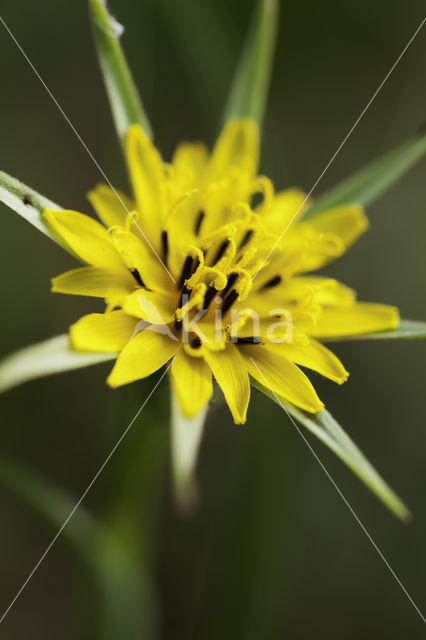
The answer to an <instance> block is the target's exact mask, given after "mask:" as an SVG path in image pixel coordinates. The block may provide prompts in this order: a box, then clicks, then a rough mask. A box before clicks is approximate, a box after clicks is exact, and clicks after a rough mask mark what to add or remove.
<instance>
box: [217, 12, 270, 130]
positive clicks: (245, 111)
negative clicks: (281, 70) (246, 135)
mask: <svg viewBox="0 0 426 640" xmlns="http://www.w3.org/2000/svg"><path fill="white" fill-rule="evenodd" d="M277 32H278V2H277V0H261V1H260V2H259V4H258V7H257V10H256V12H255V15H254V17H253V22H252V25H251V29H250V31H249V34H248V37H247V41H246V44H245V48H244V50H243V53H242V55H241V58H240V61H239V64H238V67H237V71H236V73H235V77H234V81H233V84H232V87H231V91H230V95H229V99H228V104H227V108H226V111H225V120H228V119H230V118H252V119H254V120H256V122H257V123H258V124H259V126H262V122H263V117H264V112H265V107H266V100H267V95H268V89H269V81H270V76H271V70H272V64H273V58H274V51H275V43H276V37H277Z"/></svg>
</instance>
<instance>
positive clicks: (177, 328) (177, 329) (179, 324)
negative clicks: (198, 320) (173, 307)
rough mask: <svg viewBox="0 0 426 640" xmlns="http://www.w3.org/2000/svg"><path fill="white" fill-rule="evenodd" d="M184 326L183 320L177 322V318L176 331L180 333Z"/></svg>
mask: <svg viewBox="0 0 426 640" xmlns="http://www.w3.org/2000/svg"><path fill="white" fill-rule="evenodd" d="M182 324H183V323H182V320H177V319H176V318H175V329H176V331H180V330H181V329H182Z"/></svg>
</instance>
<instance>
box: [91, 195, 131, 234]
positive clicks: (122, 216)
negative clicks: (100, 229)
mask: <svg viewBox="0 0 426 640" xmlns="http://www.w3.org/2000/svg"><path fill="white" fill-rule="evenodd" d="M87 197H88V199H89V202H90V204H91V205H92V207H93V208H94V210H95V211H96V213H97V215H98V217H99V218H100V220H101V221H102V222H103V223H104V225H105V226H106V227H114V226H115V225H119V226H120V227H124V226H125V224H126V219H127V214H128V212H130V211H133V209H134V208H135V204H134V202H133V200H131V199H130V198H129V197H128V196H126V195H125V194H124V193H123V192H122V191H119V190H118V189H112V188H111V187H109V186H108V185H106V184H98V185H97V186H96V187H95V188H94V189H92V190H91V191H89V193H88V194H87Z"/></svg>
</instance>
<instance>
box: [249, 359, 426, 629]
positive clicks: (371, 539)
mask: <svg viewBox="0 0 426 640" xmlns="http://www.w3.org/2000/svg"><path fill="white" fill-rule="evenodd" d="M250 360H251V361H252V363H253V365H254V366H255V367H256V369H257V371H258V372H259V373H260V375H261V376H262V378H263V380H264V381H265V383H266V386H267V387H268V389H269V390H270V391H271V393H273V395H274V397H275V399H276V401H277V402H278V404H279V405H280V407H281V409H283V411H284V412H285V413H286V414H287V416H288V417H289V419H290V421H291V423H292V424H293V426H294V427H295V429H296V431H297V432H298V434H299V435H300V437H301V438H302V439H303V441H304V442H305V444H306V446H307V447H308V449H309V451H310V452H311V453H312V455H313V456H314V458H315V460H316V461H317V462H318V464H319V465H320V467H321V469H322V470H323V471H324V473H325V475H326V476H327V478H328V479H329V480H330V482H331V484H332V485H333V487H334V488H335V489H336V491H337V493H338V494H339V496H340V497H341V499H342V500H343V502H344V503H345V505H346V506H347V508H348V509H349V511H350V512H351V514H352V515H353V517H354V518H355V520H356V521H357V523H358V524H359V526H360V527H361V529H362V530H363V532H364V533H365V535H366V536H367V538H368V539H369V541H370V542H371V544H372V545H373V547H374V549H375V550H376V551H377V553H378V554H379V556H380V558H381V559H382V560H383V562H384V563H385V565H386V566H387V568H388V569H389V571H390V573H391V574H392V576H393V577H394V578H395V580H396V582H397V583H398V584H399V586H400V587H401V589H402V591H403V593H404V594H405V595H406V597H407V598H408V600H409V601H410V603H411V604H412V606H413V607H414V609H415V610H416V611H417V613H418V614H419V616H420V618H421V619H422V621H423V622H424V623H425V624H426V618H425V617H424V615H423V613H422V612H421V611H420V609H419V607H418V606H417V605H416V603H415V602H414V600H413V598H412V597H411V596H410V594H409V593H408V591H407V589H406V588H405V587H404V585H403V584H402V582H401V580H400V579H399V578H398V576H397V575H396V573H395V571H394V570H393V569H392V567H391V566H390V564H389V562H388V561H387V560H386V558H385V556H384V555H383V553H382V552H381V551H380V549H379V547H378V546H377V544H376V543H375V542H374V540H373V538H372V537H371V535H370V534H369V533H368V531H367V529H366V527H365V525H364V524H363V523H362V521H361V520H360V518H359V517H358V515H357V514H356V513H355V511H354V509H353V508H352V507H351V505H350V504H349V502H348V500H347V499H346V498H345V496H344V495H343V493H342V491H341V489H339V487H338V486H337V484H336V482H335V480H334V479H333V478H332V476H331V475H330V473H329V472H328V471H327V469H326V468H325V466H324V464H323V462H321V460H320V458H319V457H318V454H317V453H316V452H315V450H314V449H313V448H312V446H311V445H310V443H309V441H308V440H307V438H306V437H305V436H304V434H303V433H302V431H301V429H300V427H299V426H298V425H297V424H296V422H295V421H294V420H293V418H292V416H291V415H290V414H289V412H288V411H287V409H286V408H285V406H284V405H283V403H282V402H281V400H280V398H279V397H278V396H277V394H276V393H275V391H274V390H273V389H272V387H271V385H270V384H269V382H268V380H267V379H266V377H265V375H264V374H263V373H262V371H261V370H260V369H259V367H258V366H257V364H256V363H255V361H254V360H253V358H252V357H251V356H250Z"/></svg>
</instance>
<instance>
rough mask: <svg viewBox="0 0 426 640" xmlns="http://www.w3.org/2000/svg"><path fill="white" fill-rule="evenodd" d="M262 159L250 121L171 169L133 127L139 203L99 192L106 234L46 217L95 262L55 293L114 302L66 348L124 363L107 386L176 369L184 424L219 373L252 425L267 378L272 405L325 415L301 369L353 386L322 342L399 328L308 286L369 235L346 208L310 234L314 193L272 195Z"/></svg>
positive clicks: (240, 415)
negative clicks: (277, 401)
mask: <svg viewBox="0 0 426 640" xmlns="http://www.w3.org/2000/svg"><path fill="white" fill-rule="evenodd" d="M258 155H259V141H258V130H257V126H256V124H255V123H254V122H253V121H251V120H234V121H231V122H230V123H228V124H227V125H226V127H225V129H224V131H223V132H222V134H221V135H220V137H219V140H218V141H217V143H216V146H215V148H214V150H213V152H212V154H211V155H209V154H208V151H207V150H206V148H205V147H204V146H203V145H201V144H189V143H184V144H182V145H180V146H179V147H178V148H177V150H176V152H175V154H174V156H173V159H172V162H171V163H170V164H167V163H165V162H164V161H163V160H162V159H161V157H160V155H159V153H158V152H157V151H156V149H155V148H154V147H153V145H152V144H151V142H150V141H149V140H148V138H147V137H146V136H145V134H144V133H143V131H142V129H141V128H140V127H139V126H136V125H135V126H132V127H131V128H130V129H129V130H128V134H127V137H126V158H127V164H128V170H129V175H130V179H131V183H132V188H133V193H134V200H133V199H130V198H128V197H127V196H125V195H124V194H118V193H117V192H116V191H115V190H113V189H111V188H110V187H108V186H105V185H100V186H98V187H96V188H95V189H94V190H93V191H91V192H90V194H89V200H90V202H91V203H92V205H93V207H94V209H95V210H96V213H97V215H98V216H99V218H100V220H101V222H102V223H103V224H101V223H99V222H97V221H95V220H94V219H92V218H90V217H88V216H86V215H83V214H81V213H77V212H74V211H53V210H45V212H44V214H43V216H44V219H45V222H46V223H47V225H48V226H49V228H50V229H51V231H52V232H53V233H54V234H56V235H57V236H59V237H60V238H61V240H62V243H63V244H64V245H65V246H66V247H67V248H69V250H70V252H72V253H73V254H74V255H76V256H77V257H78V258H80V260H81V261H82V262H83V263H85V266H83V267H80V268H77V269H73V270H72V271H69V272H67V273H64V274H62V275H60V276H58V277H57V278H54V279H53V289H52V290H53V291H55V292H61V293H67V294H78V295H85V296H95V297H100V298H104V299H105V301H106V303H107V309H106V312H105V313H104V314H97V313H94V314H90V315H87V316H84V317H83V318H81V319H80V320H79V321H78V322H76V323H75V324H74V325H73V326H72V327H71V329H70V336H71V344H72V346H73V348H74V349H76V350H79V351H92V352H106V353H113V352H119V355H118V358H117V362H116V364H115V366H114V368H113V370H112V372H111V374H110V375H109V377H108V384H109V385H110V386H111V387H119V386H120V385H123V384H127V383H130V382H133V381H134V380H138V379H141V378H144V377H146V376H149V375H150V374H151V373H153V372H155V371H156V370H157V369H159V368H160V367H162V366H163V365H164V364H166V363H167V362H169V361H170V360H171V359H173V361H172V364H171V368H170V376H171V383H172V385H173V388H174V390H175V393H176V395H177V398H178V400H179V403H180V406H181V409H182V411H183V413H184V414H185V415H187V416H192V415H195V414H196V413H197V412H198V411H199V410H200V409H201V408H202V407H203V405H204V404H205V403H206V402H207V401H208V400H209V398H210V396H211V394H212V390H213V385H212V374H213V376H214V378H215V379H216V381H217V383H218V384H219V386H220V387H221V389H222V391H223V393H224V396H225V399H226V401H227V403H228V406H229V408H230V410H231V412H232V415H233V418H234V420H235V422H236V423H243V422H244V421H245V419H246V412H247V406H248V403H249V397H250V380H249V375H251V376H253V377H254V378H255V379H258V380H259V381H260V382H261V383H263V382H264V379H263V377H262V375H261V374H260V371H261V372H262V374H263V375H264V376H265V378H266V379H267V380H268V384H269V385H270V387H271V389H272V390H273V391H274V392H275V393H277V394H278V395H279V396H281V397H283V398H285V399H286V400H288V401H290V402H291V403H293V404H294V405H296V406H297V407H300V408H302V409H304V410H306V411H309V412H312V413H316V412H318V411H320V410H321V408H322V407H323V404H322V402H321V401H320V399H319V398H318V396H317V394H316V392H315V390H314V388H313V386H312V384H311V382H310V381H309V379H308V377H307V376H306V375H305V374H304V373H303V372H302V370H301V369H300V368H299V366H301V367H304V368H308V369H312V370H314V371H317V372H318V373H320V374H321V375H323V376H325V377H327V378H330V379H331V380H334V381H335V382H337V383H339V384H340V383H342V382H344V381H345V380H346V378H347V376H348V373H347V372H346V370H345V368H344V367H343V365H342V364H341V362H340V361H339V359H338V358H337V357H336V356H335V355H334V354H333V353H332V352H331V351H330V350H329V349H328V348H326V347H325V346H324V345H323V344H322V343H321V342H320V341H321V339H325V340H326V339H329V338H344V337H345V336H353V335H357V334H362V333H367V332H373V331H381V330H385V329H391V328H394V327H396V326H397V325H398V312H397V310H396V309H395V308H393V307H389V306H386V305H380V304H370V303H363V302H357V301H356V299H355V294H354V292H353V291H352V290H351V289H349V288H348V287H346V286H344V285H343V284H340V283H339V282H337V281H336V280H333V279H331V278H328V277H323V276H313V275H305V274H310V272H312V271H314V270H316V269H319V268H321V267H322V266H324V265H325V264H327V263H329V262H330V261H331V260H334V259H335V258H337V257H338V256H340V255H342V254H343V253H344V252H345V251H346V250H347V249H348V248H349V247H350V246H351V245H352V243H353V242H354V241H355V240H356V239H357V238H358V237H359V235H360V234H361V233H363V232H364V231H365V230H366V229H367V226H368V223H367V219H366V217H365V215H364V213H363V211H362V209H361V208H360V207H359V206H358V205H356V204H354V205H348V206H342V207H337V208H334V209H331V210H328V211H325V212H323V213H321V214H319V215H317V216H316V217H313V218H312V219H310V220H308V221H306V222H305V221H304V219H303V216H300V215H299V214H298V215H295V214H296V213H297V212H298V210H299V209H301V210H302V209H305V210H306V209H308V207H309V203H304V200H305V194H303V193H302V192H301V191H299V190H296V189H289V190H286V191H281V192H278V193H275V192H274V189H273V185H272V183H271V181H270V180H268V179H267V178H265V177H263V176H259V175H258V173H257V172H258ZM256 199H257V200H258V201H259V200H260V203H259V204H257V205H255V204H254V201H255V200H256ZM302 205H303V206H302ZM302 213H303V211H302ZM283 232H284V233H283Z"/></svg>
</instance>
